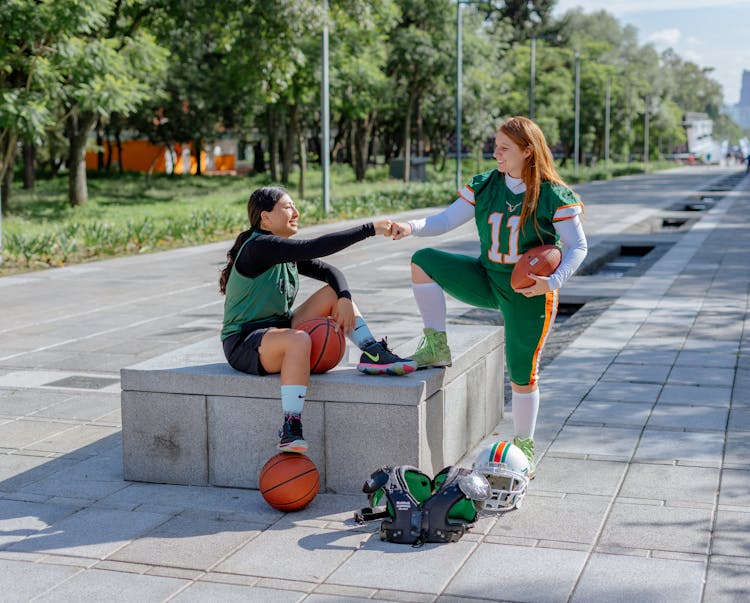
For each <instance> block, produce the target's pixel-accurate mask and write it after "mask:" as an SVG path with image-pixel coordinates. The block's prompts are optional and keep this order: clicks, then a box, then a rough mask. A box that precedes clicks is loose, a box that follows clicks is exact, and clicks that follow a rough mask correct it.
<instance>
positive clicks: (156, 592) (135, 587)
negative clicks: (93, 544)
mask: <svg viewBox="0 0 750 603" xmlns="http://www.w3.org/2000/svg"><path fill="white" fill-rule="evenodd" d="M187 584H189V582H187V581H186V580H177V579H175V578H160V577H157V576H143V575H138V574H121V573H118V572H110V571H106V570H97V569H90V570H85V571H83V572H80V573H78V574H77V575H75V576H73V577H72V578H71V579H70V580H68V581H67V582H63V583H62V584H60V585H59V586H57V587H56V588H54V589H53V590H51V591H49V592H47V593H45V594H44V595H43V596H41V597H39V598H38V599H36V600H37V601H50V602H53V601H108V602H109V601H123V602H130V601H132V602H133V603H141V602H142V601H146V600H152V601H153V600H163V599H166V598H168V597H170V596H171V595H173V594H175V593H176V592H177V591H179V590H180V589H181V588H183V587H185V586H186V585H187Z"/></svg>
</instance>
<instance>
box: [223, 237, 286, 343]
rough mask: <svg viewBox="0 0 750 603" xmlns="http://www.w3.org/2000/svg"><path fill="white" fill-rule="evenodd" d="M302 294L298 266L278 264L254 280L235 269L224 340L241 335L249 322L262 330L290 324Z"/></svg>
mask: <svg viewBox="0 0 750 603" xmlns="http://www.w3.org/2000/svg"><path fill="white" fill-rule="evenodd" d="M261 234H263V233H260V232H254V233H253V234H251V235H250V237H249V238H248V240H247V241H245V242H244V243H243V244H242V247H241V248H240V253H241V252H242V249H243V248H244V247H245V245H247V244H248V242H250V241H252V240H253V239H254V238H256V237H258V236H260V235H261ZM237 256H238V257H239V253H238V254H237ZM298 290H299V274H298V272H297V264H296V263H295V262H285V263H281V264H274V265H273V266H271V267H270V268H269V269H268V270H266V271H265V272H263V273H261V274H259V275H258V276H256V277H254V278H250V277H247V276H243V275H242V274H240V273H239V272H237V268H236V266H232V270H231V272H230V273H229V279H228V280H227V287H226V297H225V299H224V326H223V328H222V330H221V340H222V341H224V340H225V339H226V338H227V337H229V336H230V335H234V334H235V333H239V332H240V331H241V330H242V326H243V325H245V324H247V323H249V322H252V323H258V328H262V327H263V325H265V324H268V325H269V326H270V325H273V324H276V323H279V322H281V321H286V320H290V319H291V317H292V305H293V304H294V299H295V297H297V291H298Z"/></svg>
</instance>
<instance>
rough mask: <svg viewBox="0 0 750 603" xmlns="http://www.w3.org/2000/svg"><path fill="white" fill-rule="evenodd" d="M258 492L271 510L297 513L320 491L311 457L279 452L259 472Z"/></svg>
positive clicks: (315, 468)
mask: <svg viewBox="0 0 750 603" xmlns="http://www.w3.org/2000/svg"><path fill="white" fill-rule="evenodd" d="M258 488H259V489H260V493H261V494H262V495H263V498H264V499H265V500H266V502H267V503H268V504H269V505H271V506H272V507H273V508H274V509H278V510H279V511H298V510H300V509H302V508H304V507H306V506H307V505H308V504H309V503H310V501H311V500H312V499H313V498H315V495H316V494H317V493H318V489H319V488H320V475H319V474H318V468H317V467H316V466H315V463H313V462H312V461H311V460H310V457H308V456H305V455H304V454H297V453H294V452H279V454H277V455H275V456H272V457H271V458H270V459H268V461H266V464H265V465H263V468H262V469H261V470H260V476H259V477H258Z"/></svg>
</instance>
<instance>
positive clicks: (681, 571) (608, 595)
mask: <svg viewBox="0 0 750 603" xmlns="http://www.w3.org/2000/svg"><path fill="white" fill-rule="evenodd" d="M703 571H704V565H703V563H699V562H690V561H673V560H668V559H643V558H640V557H628V556H623V555H607V554H602V553H596V554H594V555H593V556H592V558H591V561H590V562H589V564H588V565H587V566H586V569H585V571H584V573H583V576H582V577H581V580H580V582H579V584H578V585H577V587H576V590H575V592H574V593H573V598H572V599H571V601H573V602H576V603H588V602H591V601H607V603H631V602H632V601H638V602H639V603H657V602H663V603H672V602H673V601H682V602H688V601H700V600H701V590H702V586H703V585H702V582H703Z"/></svg>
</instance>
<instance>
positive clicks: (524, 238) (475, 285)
mask: <svg viewBox="0 0 750 603" xmlns="http://www.w3.org/2000/svg"><path fill="white" fill-rule="evenodd" d="M493 156H494V157H495V159H496V160H497V169H493V170H491V171H489V172H485V173H483V174H479V175H477V176H474V178H472V179H471V181H470V182H469V184H467V185H466V186H465V187H464V188H463V190H462V191H461V192H460V193H459V198H458V199H457V200H456V201H455V202H454V203H453V204H452V205H450V206H449V207H448V208H446V209H445V210H444V211H442V212H440V213H438V214H435V215H432V216H429V217H428V218H425V219H421V220H411V221H409V222H405V223H394V225H393V238H394V239H400V238H403V237H405V236H408V235H410V234H414V235H416V236H434V235H439V234H443V233H445V232H447V231H449V230H452V229H453V228H456V227H457V226H460V225H461V224H464V223H465V222H467V221H468V220H470V219H471V218H474V220H475V222H476V225H477V231H478V234H479V241H480V244H481V253H480V255H479V257H478V258H473V257H468V256H463V255H457V254H452V253H446V252H444V251H439V250H437V249H421V250H419V251H417V252H416V253H415V254H414V255H413V256H412V264H411V269H412V289H413V292H414V298H415V300H416V302H417V306H418V308H419V311H420V313H421V315H422V321H423V323H424V337H423V339H422V341H421V342H420V345H419V347H418V349H417V351H416V352H415V353H414V355H413V356H412V358H413V359H414V360H416V361H417V365H418V367H420V368H421V367H427V366H450V364H451V352H450V348H449V347H448V340H447V335H446V305H445V296H444V293H443V291H447V292H448V293H450V294H451V295H452V296H453V297H455V298H457V299H459V300H461V301H463V302H465V303H467V304H470V305H473V306H479V307H483V308H495V309H499V310H500V312H501V313H502V315H503V322H504V324H505V358H506V363H507V367H508V376H509V378H510V382H511V389H512V400H511V404H512V412H513V429H514V438H513V443H514V444H515V445H516V446H518V447H519V448H521V450H523V451H524V453H525V454H526V456H527V457H528V459H529V463H530V465H531V472H530V475H529V477H533V475H534V472H535V470H536V465H535V463H534V430H535V427H536V418H537V413H538V410H539V385H538V377H539V357H540V354H541V352H542V348H543V346H544V343H545V341H546V340H547V336H548V334H549V331H550V328H551V327H552V324H553V322H554V320H555V316H556V313H557V303H558V292H557V290H558V289H559V288H560V287H561V286H562V285H563V283H565V281H567V280H568V278H570V276H571V275H572V274H573V272H575V270H576V269H577V268H578V267H579V266H580V265H581V262H582V261H583V259H584V258H585V257H586V253H587V243H586V236H585V235H584V233H583V227H582V225H581V214H582V212H583V205H582V203H581V201H580V199H579V198H578V196H577V195H576V194H575V193H574V192H573V191H572V190H570V188H568V187H567V186H566V184H565V183H564V182H563V180H562V179H561V178H560V176H559V175H558V173H557V171H556V170H555V167H554V163H553V159H552V154H551V153H550V150H549V147H548V146H547V141H546V140H545V138H544V134H543V133H542V131H541V130H540V129H539V126H537V125H536V124H535V123H534V122H533V121H531V120H530V119H527V118H525V117H513V118H511V119H508V120H507V121H506V122H505V123H503V125H502V126H500V128H499V130H498V131H497V135H496V137H495V152H494V155H493ZM547 244H561V245H562V262H561V264H560V266H559V267H558V268H557V270H556V271H555V272H554V273H553V274H552V275H550V276H548V277H545V276H536V275H533V274H532V275H530V276H531V278H533V279H534V284H533V285H532V286H531V287H528V288H526V289H520V290H517V291H515V290H513V288H512V287H511V286H510V275H511V272H512V271H513V266H514V265H515V263H516V262H517V261H518V260H519V259H520V257H521V255H523V253H524V252H526V251H528V250H529V249H531V248H532V247H537V246H539V245H547Z"/></svg>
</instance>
